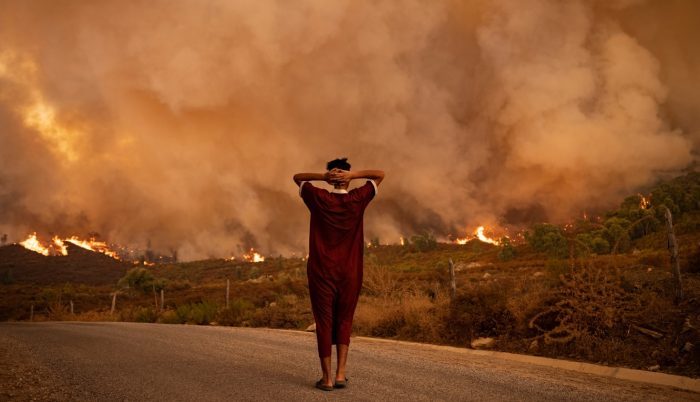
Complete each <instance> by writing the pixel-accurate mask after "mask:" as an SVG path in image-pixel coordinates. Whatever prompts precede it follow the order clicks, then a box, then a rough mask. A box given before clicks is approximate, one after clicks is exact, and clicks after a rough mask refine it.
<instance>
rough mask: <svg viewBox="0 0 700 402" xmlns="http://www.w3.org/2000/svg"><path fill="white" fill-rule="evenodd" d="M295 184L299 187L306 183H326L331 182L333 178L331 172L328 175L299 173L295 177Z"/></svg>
mask: <svg viewBox="0 0 700 402" xmlns="http://www.w3.org/2000/svg"><path fill="white" fill-rule="evenodd" d="M293 179H294V183H296V184H297V186H299V185H301V183H302V182H305V181H325V182H327V183H328V182H330V180H331V176H330V173H329V172H326V173H297V174H295V175H294V178H293Z"/></svg>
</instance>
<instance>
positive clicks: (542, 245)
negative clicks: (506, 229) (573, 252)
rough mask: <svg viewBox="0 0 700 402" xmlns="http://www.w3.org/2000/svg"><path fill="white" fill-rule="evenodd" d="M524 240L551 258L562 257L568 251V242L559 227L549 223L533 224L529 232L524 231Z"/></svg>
mask: <svg viewBox="0 0 700 402" xmlns="http://www.w3.org/2000/svg"><path fill="white" fill-rule="evenodd" d="M525 240H526V241H527V242H528V244H530V247H532V249H533V250H535V251H538V252H540V253H545V254H547V255H548V256H550V257H553V258H564V257H566V256H567V255H568V252H569V251H568V249H569V248H568V242H567V240H566V238H565V237H564V233H563V232H562V230H561V228H560V227H559V226H556V225H551V224H549V223H540V224H537V225H535V226H533V228H532V231H531V232H530V231H528V232H525Z"/></svg>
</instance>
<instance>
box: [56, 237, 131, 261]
mask: <svg viewBox="0 0 700 402" xmlns="http://www.w3.org/2000/svg"><path fill="white" fill-rule="evenodd" d="M65 241H67V242H69V243H71V244H74V245H76V246H78V247H82V248H84V249H86V250H90V251H96V252H98V253H102V254H104V255H108V256H110V257H112V258H114V259H116V260H118V259H119V256H118V255H117V253H116V252H114V251H112V250H110V249H109V246H107V243H105V242H103V241H97V240H95V239H90V240H80V239H79V238H78V237H77V236H72V237H69V238H68V239H65Z"/></svg>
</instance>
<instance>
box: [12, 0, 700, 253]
mask: <svg viewBox="0 0 700 402" xmlns="http://www.w3.org/2000/svg"><path fill="white" fill-rule="evenodd" d="M698 38H700V2H697V1H693V0H668V1H651V0H650V1H632V0H625V1H623V0H619V1H608V0H599V1H592V0H591V1H577V0H571V1H558V0H471V1H470V0H464V1H457V0H453V1H447V0H446V1H429V2H426V1H418V0H405V1H363V0H337V1H326V0H298V1H294V2H279V1H265V0H254V1H253V0H246V1H224V0H221V1H128V0H118V1H117V0H115V1H90V2H86V1H60V2H57V1H52V0H45V1H40V0H36V1H2V2H0V127H1V129H0V232H2V233H7V234H8V235H9V237H10V240H11V241H17V240H19V239H20V238H23V237H25V236H26V235H27V234H28V233H30V232H32V231H38V232H39V233H41V234H43V235H48V234H50V233H55V234H60V235H73V234H78V235H85V234H86V233H88V232H99V233H100V234H101V235H102V237H103V238H106V239H107V240H109V241H112V242H118V243H121V244H130V245H135V246H140V247H144V246H145V245H146V243H147V242H148V241H149V240H150V241H151V243H152V245H153V247H154V248H156V249H159V250H164V251H165V250H169V249H176V250H178V251H179V254H180V256H181V258H183V259H194V258H204V257H210V256H224V255H229V254H230V253H239V252H240V251H242V249H243V248H247V247H250V246H254V247H256V248H258V249H260V250H261V251H262V252H263V253H264V254H278V253H282V254H289V253H291V252H298V253H303V252H304V250H305V248H306V240H307V239H306V236H307V230H308V228H307V226H308V212H307V211H306V209H305V207H304V205H303V203H302V202H301V201H300V200H299V198H298V194H297V188H296V186H295V185H294V183H293V182H292V180H291V176H292V175H293V174H294V173H296V172H299V171H320V170H322V169H323V168H324V166H325V162H326V161H327V160H330V159H333V158H335V157H339V156H347V157H349V159H350V162H351V163H352V164H353V167H354V168H379V169H384V170H386V172H387V179H386V180H385V182H384V183H383V184H382V188H381V189H380V195H379V197H378V198H377V199H376V201H375V202H374V203H373V205H372V206H371V207H370V208H369V209H368V212H367V214H366V236H367V237H368V238H371V237H375V236H378V237H379V238H380V240H381V241H382V242H389V243H395V242H398V238H399V236H401V235H404V236H406V235H411V234H413V233H416V232H417V231H419V230H423V229H428V230H433V231H435V233H436V234H438V235H440V236H446V235H448V234H454V235H460V236H463V235H464V233H465V231H466V230H470V231H471V230H473V228H474V227H475V226H476V225H478V224H490V225H495V224H500V225H514V224H518V223H522V222H527V221H531V220H552V221H560V220H565V219H568V218H570V217H572V216H577V215H579V214H581V213H582V212H583V211H591V210H595V209H596V208H606V207H610V206H613V205H616V204H618V203H619V202H620V201H621V197H623V196H624V195H627V194H629V193H631V192H635V191H639V190H643V189H644V188H645V186H649V185H651V184H653V183H654V182H655V181H656V180H658V179H659V178H661V177H667V176H672V175H675V174H679V173H680V172H681V171H682V169H684V168H687V167H688V166H690V165H691V164H693V163H694V161H695V159H696V158H697V151H698V146H699V145H700V121H699V120H698V117H697V116H698V114H697V110H698V106H700V80H699V79H698V77H699V76H700V74H699V73H700V41H698Z"/></svg>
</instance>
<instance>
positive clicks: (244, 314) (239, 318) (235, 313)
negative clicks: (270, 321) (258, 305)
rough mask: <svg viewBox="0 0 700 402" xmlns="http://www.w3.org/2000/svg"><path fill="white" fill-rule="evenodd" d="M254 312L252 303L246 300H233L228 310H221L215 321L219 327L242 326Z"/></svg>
mask: <svg viewBox="0 0 700 402" xmlns="http://www.w3.org/2000/svg"><path fill="white" fill-rule="evenodd" d="M254 311H255V306H254V305H253V303H251V302H250V301H248V300H246V299H233V300H231V302H230V303H229V307H228V308H224V309H221V310H220V311H219V314H218V316H217V321H218V322H219V324H221V325H230V326H236V325H241V324H243V322H244V321H246V320H248V319H249V318H250V316H251V314H252V313H253V312H254Z"/></svg>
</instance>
